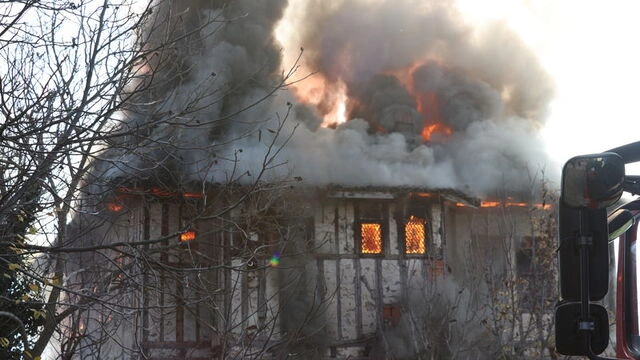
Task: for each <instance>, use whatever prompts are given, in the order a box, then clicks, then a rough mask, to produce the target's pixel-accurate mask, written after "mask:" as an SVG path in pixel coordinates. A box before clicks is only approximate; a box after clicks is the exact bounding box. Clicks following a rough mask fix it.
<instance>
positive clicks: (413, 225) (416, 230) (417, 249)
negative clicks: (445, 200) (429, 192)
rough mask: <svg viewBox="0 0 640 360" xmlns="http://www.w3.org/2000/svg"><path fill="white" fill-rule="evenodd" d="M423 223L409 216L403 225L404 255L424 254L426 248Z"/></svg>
mask: <svg viewBox="0 0 640 360" xmlns="http://www.w3.org/2000/svg"><path fill="white" fill-rule="evenodd" d="M425 238H426V232H425V221H424V219H421V218H419V217H415V216H411V217H410V218H409V220H407V222H406V224H405V225H404V249H405V253H406V254H425V253H426V251H427V247H426V241H425V240H426V239H425Z"/></svg>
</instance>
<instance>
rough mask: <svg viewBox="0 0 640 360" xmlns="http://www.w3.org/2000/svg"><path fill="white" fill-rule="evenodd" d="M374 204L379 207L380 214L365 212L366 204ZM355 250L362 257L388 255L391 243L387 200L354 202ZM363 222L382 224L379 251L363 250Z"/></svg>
mask: <svg viewBox="0 0 640 360" xmlns="http://www.w3.org/2000/svg"><path fill="white" fill-rule="evenodd" d="M372 204H373V205H374V206H376V207H379V208H378V211H379V214H378V215H377V216H375V215H371V214H363V213H364V212H366V211H363V210H362V209H361V207H362V208H363V209H364V208H365V207H366V206H370V205H372ZM353 209H354V222H353V224H354V226H353V237H354V240H355V241H354V251H355V252H356V254H357V255H358V256H360V257H367V258H379V257H384V256H386V255H387V248H388V244H389V206H388V204H387V203H386V202H381V201H379V200H362V201H356V202H354V206H353ZM363 224H379V225H380V232H381V234H380V236H381V239H380V247H381V250H380V252H379V253H366V252H363V251H362V225H363Z"/></svg>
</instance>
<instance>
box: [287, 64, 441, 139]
mask: <svg viewBox="0 0 640 360" xmlns="http://www.w3.org/2000/svg"><path fill="white" fill-rule="evenodd" d="M418 65H419V64H413V65H412V66H410V67H409V68H407V69H403V70H399V71H395V72H390V73H386V74H385V76H391V77H393V78H395V79H397V80H398V82H399V83H401V84H402V86H403V87H404V89H405V90H406V91H407V92H408V93H409V94H410V95H411V96H412V97H413V100H414V106H415V110H416V111H417V112H418V113H419V114H420V115H421V117H422V130H421V131H419V134H420V136H422V139H423V140H424V141H425V142H428V141H432V140H434V138H435V136H436V134H437V135H440V136H439V137H438V140H442V139H443V138H446V137H448V136H450V135H452V134H453V130H452V129H451V128H450V127H449V126H447V125H446V124H445V122H444V121H443V118H442V112H441V109H440V108H441V105H440V99H439V96H438V94H437V92H435V91H423V92H419V91H416V90H415V86H414V85H413V83H412V81H411V80H407V79H410V78H411V77H412V75H413V74H412V73H413V71H414V70H415V69H416V68H418ZM293 88H294V93H295V96H296V97H297V99H298V100H299V101H300V102H301V103H304V104H307V105H311V106H313V107H314V108H315V109H316V110H317V111H318V113H319V114H320V115H321V116H322V118H323V122H322V126H324V127H332V126H335V125H337V124H342V123H344V122H346V121H347V120H348V119H350V118H353V116H352V115H353V114H352V110H353V109H354V108H357V107H358V104H359V101H358V99H357V98H356V97H350V96H349V95H348V89H347V85H346V84H345V83H344V82H343V81H342V80H340V79H337V80H336V81H335V82H333V83H332V82H330V81H329V80H328V78H327V77H325V76H324V75H322V74H321V73H316V74H314V75H312V76H310V77H309V78H307V79H305V80H304V81H300V82H298V83H296V84H295V85H294V86H293ZM365 120H366V121H368V122H369V123H370V125H371V127H372V129H374V130H375V131H376V132H382V133H385V132H388V130H389V129H386V128H385V127H384V126H382V125H381V124H379V123H376V122H374V121H373V120H372V119H365Z"/></svg>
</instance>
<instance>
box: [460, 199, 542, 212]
mask: <svg viewBox="0 0 640 360" xmlns="http://www.w3.org/2000/svg"><path fill="white" fill-rule="evenodd" d="M456 206H457V207H467V206H468V205H466V204H463V203H456ZM480 207H481V208H496V207H529V208H535V209H540V210H551V209H553V205H551V204H543V203H526V202H514V201H482V202H480Z"/></svg>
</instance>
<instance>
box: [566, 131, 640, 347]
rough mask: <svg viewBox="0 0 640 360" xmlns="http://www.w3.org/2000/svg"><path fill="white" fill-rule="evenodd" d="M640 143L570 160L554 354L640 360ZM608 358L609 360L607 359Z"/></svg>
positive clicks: (567, 174)
mask: <svg viewBox="0 0 640 360" xmlns="http://www.w3.org/2000/svg"><path fill="white" fill-rule="evenodd" d="M638 161H640V142H635V143H631V144H627V145H624V146H620V147H618V148H615V149H611V150H609V151H606V152H603V153H598V154H590V155H582V156H576V157H574V158H571V159H570V160H569V161H567V162H566V163H565V165H564V167H563V170H562V183H561V197H560V202H559V221H558V224H559V226H558V227H559V230H558V234H559V236H558V242H559V243H558V260H559V268H560V271H559V283H560V299H559V301H558V303H557V304H556V307H555V339H556V351H557V352H558V353H560V354H563V355H575V356H584V357H587V358H589V359H611V358H612V357H613V356H615V358H616V359H640V327H639V326H638V325H639V322H640V321H639V319H638V318H639V314H640V311H639V308H640V301H639V292H640V279H639V277H638V274H637V272H638V264H639V262H640V258H639V256H640V254H639V252H638V250H637V244H638V236H639V235H640V198H639V199H629V200H625V201H622V200H621V199H623V198H626V196H623V193H629V194H631V195H632V196H633V195H638V194H640V176H637V175H626V174H625V165H626V164H630V163H634V162H638ZM602 354H607V356H609V357H603V356H602Z"/></svg>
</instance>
